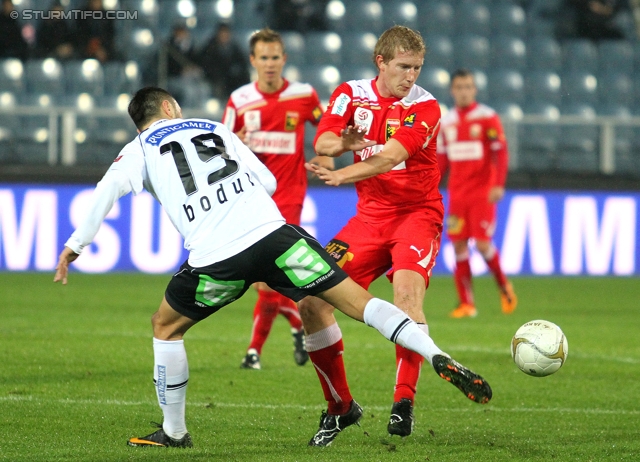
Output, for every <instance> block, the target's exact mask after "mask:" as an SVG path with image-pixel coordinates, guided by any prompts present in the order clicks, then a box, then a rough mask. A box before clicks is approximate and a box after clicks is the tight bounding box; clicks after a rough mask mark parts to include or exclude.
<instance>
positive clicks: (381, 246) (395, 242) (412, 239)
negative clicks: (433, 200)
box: [328, 206, 443, 289]
mask: <svg viewBox="0 0 640 462" xmlns="http://www.w3.org/2000/svg"><path fill="white" fill-rule="evenodd" d="M442 218H443V210H442V208H441V206H440V207H434V208H432V209H427V210H421V211H419V212H412V213H407V214H403V215H399V216H389V217H385V218H375V219H372V218H369V217H362V216H361V215H356V216H355V217H353V218H352V219H351V220H349V222H348V223H347V224H346V225H345V227H344V228H342V230H341V231H340V232H339V233H338V234H337V235H336V237H335V238H334V239H337V240H339V241H342V242H343V243H345V244H346V245H347V246H348V249H347V258H346V259H345V264H344V266H343V269H344V270H345V271H346V272H347V274H348V275H349V276H350V277H351V278H352V279H353V280H354V281H356V282H357V283H358V284H360V285H361V286H362V287H364V288H365V289H367V288H368V287H369V285H370V284H371V283H372V282H373V281H374V280H375V279H377V278H378V277H380V276H381V275H382V274H384V273H385V271H387V270H389V271H388V273H387V277H388V278H389V281H391V282H393V273H394V272H395V271H398V270H401V269H406V270H412V271H415V272H417V273H419V274H421V275H422V277H423V278H424V280H425V286H426V287H428V286H429V277H430V276H431V269H432V268H433V265H435V263H436V256H437V255H438V251H439V250H440V238H441V235H442ZM332 242H333V241H332ZM329 245H331V244H329ZM329 245H328V246H329ZM390 268H391V269H390Z"/></svg>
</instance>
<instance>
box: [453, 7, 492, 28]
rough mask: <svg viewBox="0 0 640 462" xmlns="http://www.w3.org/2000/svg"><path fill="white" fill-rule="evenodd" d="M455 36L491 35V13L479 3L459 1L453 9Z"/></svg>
mask: <svg viewBox="0 0 640 462" xmlns="http://www.w3.org/2000/svg"><path fill="white" fill-rule="evenodd" d="M454 21H455V25H454V27H455V31H456V33H457V34H475V35H480V36H482V37H487V36H489V35H490V34H491V22H490V21H491V13H490V11H489V7H488V6H487V5H486V4H485V3H483V2H481V1H470V0H461V1H460V2H459V3H458V4H457V5H456V8H455V15H454Z"/></svg>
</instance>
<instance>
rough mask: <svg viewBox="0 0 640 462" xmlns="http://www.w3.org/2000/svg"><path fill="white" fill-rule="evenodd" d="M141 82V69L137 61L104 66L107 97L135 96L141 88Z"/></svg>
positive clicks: (110, 63)
mask: <svg viewBox="0 0 640 462" xmlns="http://www.w3.org/2000/svg"><path fill="white" fill-rule="evenodd" d="M141 81H142V76H141V75H140V69H139V67H138V64H137V63H136V62H135V61H128V62H126V63H121V62H115V61H114V62H108V63H105V64H104V93H105V95H118V94H120V93H128V94H133V93H134V92H135V91H137V90H138V89H139V88H140V87H141Z"/></svg>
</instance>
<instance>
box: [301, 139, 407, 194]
mask: <svg viewBox="0 0 640 462" xmlns="http://www.w3.org/2000/svg"><path fill="white" fill-rule="evenodd" d="M374 144H375V143H374ZM408 158H409V152H408V151H407V150H406V149H405V147H404V146H403V145H402V144H401V143H400V142H398V141H396V140H394V139H393V138H392V139H390V140H389V141H387V143H386V144H385V145H384V148H383V149H382V151H380V152H379V153H377V154H376V155H374V156H371V157H369V158H367V159H365V160H363V161H362V162H357V163H355V164H352V165H348V166H346V167H344V168H341V169H339V170H334V171H331V170H328V169H326V168H323V167H319V166H317V165H312V164H309V163H307V164H305V168H306V169H307V170H309V171H310V172H313V173H314V174H315V175H316V176H317V177H318V178H320V179H321V180H322V181H324V182H325V183H326V184H328V185H329V186H339V185H341V184H346V183H355V182H356V181H361V180H366V179H367V178H371V177H374V176H376V175H380V174H382V173H387V172H389V171H390V170H391V169H392V168H393V167H395V166H396V165H398V164H399V163H400V162H404V161H405V160H407V159H408Z"/></svg>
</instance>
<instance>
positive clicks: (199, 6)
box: [183, 0, 265, 30]
mask: <svg viewBox="0 0 640 462" xmlns="http://www.w3.org/2000/svg"><path fill="white" fill-rule="evenodd" d="M183 1H184V0H183ZM194 3H196V12H195V17H196V18H197V23H196V26H197V27H205V28H208V29H210V30H213V29H215V26H216V25H217V24H219V23H226V24H229V25H230V26H231V27H232V28H235V27H246V28H255V29H260V27H261V26H262V24H263V19H262V18H264V16H265V14H264V12H263V11H259V10H258V7H259V6H260V5H259V0H243V1H242V2H220V1H218V0H198V1H195V2H194Z"/></svg>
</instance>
